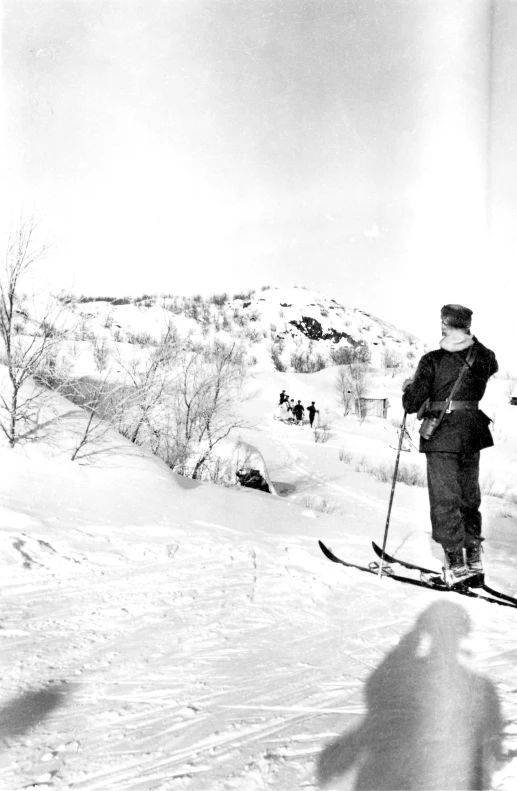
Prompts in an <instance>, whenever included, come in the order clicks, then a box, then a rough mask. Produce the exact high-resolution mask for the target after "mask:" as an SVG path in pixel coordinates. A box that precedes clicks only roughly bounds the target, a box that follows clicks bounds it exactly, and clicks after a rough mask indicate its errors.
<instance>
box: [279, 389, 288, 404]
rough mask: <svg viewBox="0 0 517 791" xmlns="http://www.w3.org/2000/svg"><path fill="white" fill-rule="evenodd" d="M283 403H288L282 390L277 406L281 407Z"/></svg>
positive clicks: (286, 396)
mask: <svg viewBox="0 0 517 791" xmlns="http://www.w3.org/2000/svg"><path fill="white" fill-rule="evenodd" d="M284 401H287V402H289V396H288V395H286V394H285V390H282V392H281V393H280V401H279V402H278V406H282V404H283V403H284Z"/></svg>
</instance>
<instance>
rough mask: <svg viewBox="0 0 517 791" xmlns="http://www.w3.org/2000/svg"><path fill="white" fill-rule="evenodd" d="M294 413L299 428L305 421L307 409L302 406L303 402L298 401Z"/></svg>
mask: <svg viewBox="0 0 517 791" xmlns="http://www.w3.org/2000/svg"><path fill="white" fill-rule="evenodd" d="M293 412H294V416H295V418H296V425H297V426H299V425H300V423H301V422H302V419H303V413H304V412H305V407H304V406H302V402H301V401H298V403H297V404H296V406H294V407H293Z"/></svg>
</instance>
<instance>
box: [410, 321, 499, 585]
mask: <svg viewBox="0 0 517 791" xmlns="http://www.w3.org/2000/svg"><path fill="white" fill-rule="evenodd" d="M471 317H472V311H471V310H469V309H468V308H466V307H463V306H462V305H444V307H443V308H442V310H441V319H442V333H443V337H442V340H441V341H440V348H439V349H437V350H435V351H432V352H429V353H428V354H424V356H423V357H422V358H421V360H420V362H419V364H418V368H417V370H416V373H415V376H414V377H413V379H406V380H405V382H404V383H403V385H402V389H403V396H402V403H403V406H404V409H405V410H406V412H408V413H410V414H411V413H414V412H418V413H419V415H423V416H427V420H424V423H423V424H422V427H421V429H420V434H421V437H420V452H421V453H425V454H426V461H427V481H428V487H429V503H430V511H431V524H432V536H433V539H434V540H435V541H437V542H438V543H439V544H441V546H442V548H443V551H444V555H445V566H444V581H445V583H446V585H447V586H448V587H455V586H456V587H457V586H460V587H461V586H463V585H464V584H467V585H468V586H470V587H479V586H481V585H483V583H484V573H483V563H482V560H481V542H482V541H483V540H484V539H483V538H482V536H481V514H480V511H479V508H480V505H481V492H480V488H479V454H480V451H481V450H482V449H483V448H488V447H491V446H492V445H493V444H494V442H493V439H492V435H491V434H490V430H489V425H490V422H491V420H490V418H488V417H487V416H486V415H485V414H484V412H482V411H481V410H480V409H479V401H480V400H481V398H482V397H483V395H484V392H485V389H486V385H487V382H488V380H489V378H490V377H491V376H492V375H493V374H495V373H496V372H497V371H498V364H497V360H496V358H495V354H494V352H493V351H491V350H490V349H487V348H486V346H483V344H481V343H480V342H479V341H478V340H477V338H476V337H475V336H472V335H471V333H470V325H471ZM455 388H456V389H455ZM451 396H452V400H450V403H449V399H451ZM432 423H434V424H435V428H434V433H429V432H426V428H427V427H428V425H429V424H432ZM426 437H427V438H426ZM425 581H427V582H432V581H433V580H432V578H426V579H425Z"/></svg>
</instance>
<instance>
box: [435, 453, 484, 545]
mask: <svg viewBox="0 0 517 791" xmlns="http://www.w3.org/2000/svg"><path fill="white" fill-rule="evenodd" d="M426 458H427V484H428V486H429V504H430V506H431V525H432V528H433V538H434V540H435V541H437V542H438V543H439V544H441V545H442V547H443V548H444V549H445V550H447V551H455V550H459V549H461V548H462V547H464V546H465V547H467V546H471V545H473V544H477V543H478V542H479V541H480V540H483V539H482V538H481V514H480V512H479V507H480V505H481V491H480V489H479V451H477V453H444V452H436V453H427V454H426Z"/></svg>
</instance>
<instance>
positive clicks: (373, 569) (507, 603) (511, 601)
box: [318, 541, 517, 607]
mask: <svg viewBox="0 0 517 791" xmlns="http://www.w3.org/2000/svg"><path fill="white" fill-rule="evenodd" d="M318 543H319V545H320V549H321V551H322V552H323V554H324V555H325V557H326V558H328V559H329V560H331V561H332V562H333V563H340V564H341V565H343V566H347V567H348V568H353V569H358V570H359V571H364V572H367V573H368V574H375V575H376V576H378V574H379V569H378V564H371V566H361V565H359V564H357V563H351V562H349V561H347V560H343V559H342V558H339V557H337V555H334V553H333V552H332V551H331V550H330V549H329V548H328V547H327V546H325V544H324V543H323V542H322V541H319V542H318ZM372 546H373V550H374V552H375V554H376V555H377V556H378V557H379V558H381V559H382V561H383V563H387V564H389V565H388V566H384V568H383V574H384V575H385V576H387V577H389V578H390V579H392V580H395V581H396V582H403V583H405V584H406V585H414V586H415V587H418V588H427V589H428V590H434V591H439V592H441V593H458V594H460V595H461V596H469V597H470V598H473V599H484V601H487V602H490V603H491V604H499V605H501V606H502V607H517V599H515V598H513V596H508V595H507V594H506V593H502V592H500V591H497V590H494V589H493V588H491V587H489V586H488V585H486V584H484V585H483V586H482V587H480V588H476V589H475V590H473V589H472V588H469V587H467V586H465V587H461V588H448V587H447V586H446V585H445V583H444V584H443V585H440V584H431V583H428V582H424V581H423V580H421V579H414V578H413V577H407V576H404V575H399V574H395V573H394V572H393V570H392V569H391V566H393V565H396V564H398V565H399V566H402V567H403V568H405V569H408V570H410V571H418V572H424V573H425V574H436V573H437V572H435V571H433V570H432V569H427V568H424V567H423V566H417V565H416V564H415V563H408V562H407V561H405V560H400V559H399V558H396V557H393V556H392V555H388V553H387V552H383V551H382V549H381V548H380V547H378V546H377V544H376V543H375V542H374V541H372ZM479 591H483V593H480V592H479ZM484 594H488V595H484Z"/></svg>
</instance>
